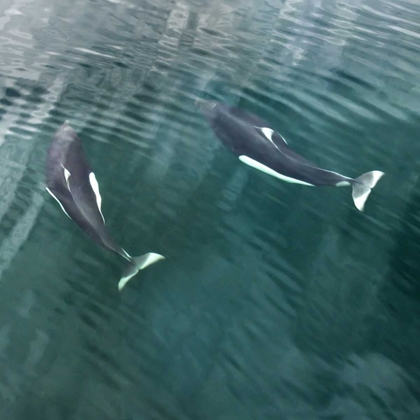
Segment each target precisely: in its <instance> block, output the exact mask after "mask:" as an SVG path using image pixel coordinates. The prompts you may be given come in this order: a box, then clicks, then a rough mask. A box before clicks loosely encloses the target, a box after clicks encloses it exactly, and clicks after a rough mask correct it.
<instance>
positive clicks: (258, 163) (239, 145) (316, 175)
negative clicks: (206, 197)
mask: <svg viewBox="0 0 420 420" xmlns="http://www.w3.org/2000/svg"><path fill="white" fill-rule="evenodd" d="M196 102H197V105H198V106H199V108H200V110H201V111H202V113H203V114H204V116H205V117H206V119H207V121H208V123H209V125H210V127H211V128H212V129H213V131H214V133H215V134H216V136H217V137H218V138H219V139H220V141H221V142H222V144H223V145H224V146H225V147H226V148H227V149H229V150H230V151H231V152H232V153H234V154H235V155H236V156H238V157H239V159H240V160H241V161H242V162H244V163H246V164H247V165H249V166H252V167H254V168H256V169H259V170H261V171H263V172H265V173H267V174H269V175H272V176H275V177H277V178H280V179H282V180H284V181H287V182H291V183H298V184H303V185H309V186H345V185H350V186H352V188H353V200H354V203H355V205H356V207H357V208H358V209H359V210H360V211H363V208H364V204H365V201H366V199H367V197H368V195H369V194H370V191H371V189H372V188H373V187H374V186H375V185H376V183H377V181H378V180H379V179H380V178H381V177H382V176H383V175H384V173H383V172H380V171H372V172H368V173H366V174H363V175H361V176H360V177H358V178H350V177H347V176H344V175H341V174H339V173H337V172H333V171H328V170H326V169H322V168H319V167H317V166H316V165H315V164H314V163H312V162H310V161H308V160H307V159H305V158H304V157H302V156H300V155H299V154H297V153H296V152H294V151H293V150H292V149H290V148H289V146H288V145H287V143H286V140H284V138H283V137H281V136H280V135H279V134H278V133H276V132H274V130H272V129H271V128H270V125H269V124H268V123H267V122H266V121H264V120H263V119H261V118H259V117H257V116H255V115H253V114H250V113H248V112H246V111H244V110H242V109H240V108H236V107H231V106H228V105H225V104H222V103H218V102H213V101H204V100H200V99H199V100H197V101H196Z"/></svg>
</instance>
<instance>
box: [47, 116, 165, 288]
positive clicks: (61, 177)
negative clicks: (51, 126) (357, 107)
mask: <svg viewBox="0 0 420 420" xmlns="http://www.w3.org/2000/svg"><path fill="white" fill-rule="evenodd" d="M46 177H47V188H46V189H47V191H48V192H49V193H50V194H51V196H52V197H53V198H54V199H55V200H56V201H57V202H58V204H59V205H60V207H61V209H62V210H63V211H64V213H65V214H66V215H67V216H68V217H70V218H71V219H72V220H73V221H74V222H75V223H76V224H77V225H78V226H79V227H80V228H81V229H82V230H83V231H84V232H85V233H86V234H88V235H89V236H90V237H91V238H92V239H93V240H94V241H95V242H96V243H98V244H99V245H100V246H102V247H103V248H106V249H109V250H110V251H113V252H115V253H116V254H118V255H120V256H121V257H123V258H124V259H125V260H127V261H128V265H127V267H126V269H125V270H124V272H123V275H122V277H121V280H120V281H119V283H118V289H119V290H120V291H121V290H122V289H123V287H124V286H125V285H126V283H127V282H128V281H129V280H130V279H131V278H132V277H133V276H135V275H136V274H137V273H138V272H139V271H140V270H143V269H144V268H146V267H147V266H149V265H151V264H153V263H155V262H157V261H159V260H161V259H163V258H164V257H163V256H162V255H160V254H155V253H148V254H145V255H142V256H140V257H132V256H131V255H129V254H128V253H127V252H126V251H125V250H124V249H123V248H121V247H120V246H119V245H118V244H117V243H116V242H115V241H114V239H113V238H112V237H111V235H110V234H109V233H108V231H107V229H106V228H105V218H104V216H103V214H102V211H101V204H102V197H101V194H100V192H99V184H98V181H97V180H96V177H95V174H94V172H93V171H92V169H91V167H90V165H89V163H88V161H87V159H86V157H85V154H84V152H83V147H82V142H81V140H80V139H79V137H78V136H77V134H76V132H75V131H74V130H73V129H72V128H71V126H70V124H69V122H68V121H66V122H65V123H64V124H63V125H62V126H61V127H60V128H59V129H58V130H57V132H56V133H55V135H54V139H53V141H52V143H51V145H50V148H49V150H48V154H47V163H46Z"/></svg>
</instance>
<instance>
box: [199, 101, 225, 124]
mask: <svg viewBox="0 0 420 420" xmlns="http://www.w3.org/2000/svg"><path fill="white" fill-rule="evenodd" d="M195 104H196V105H197V106H198V108H199V109H200V111H201V112H202V113H203V114H204V116H205V117H206V118H207V119H208V120H209V121H213V120H214V119H215V118H216V117H217V113H218V111H219V107H220V106H222V104H219V103H218V102H215V101H207V100H205V99H196V101H195Z"/></svg>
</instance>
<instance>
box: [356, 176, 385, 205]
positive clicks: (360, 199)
mask: <svg viewBox="0 0 420 420" xmlns="http://www.w3.org/2000/svg"><path fill="white" fill-rule="evenodd" d="M384 175H385V173H384V172H381V171H372V172H366V173H365V174H363V175H360V176H359V177H358V178H356V179H355V181H354V182H353V183H352V187H353V193H352V195H353V201H354V205H355V206H356V207H357V208H358V210H360V211H363V209H364V208H365V203H366V200H367V199H368V197H369V194H370V193H371V191H372V188H373V187H374V186H375V185H376V184H377V182H378V181H379V180H380V179H381V178H382V177H383V176H384Z"/></svg>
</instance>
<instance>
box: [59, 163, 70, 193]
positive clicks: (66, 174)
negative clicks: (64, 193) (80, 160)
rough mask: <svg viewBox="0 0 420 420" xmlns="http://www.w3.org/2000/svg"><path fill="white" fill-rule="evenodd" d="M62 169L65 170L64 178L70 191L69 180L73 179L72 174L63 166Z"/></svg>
mask: <svg viewBox="0 0 420 420" xmlns="http://www.w3.org/2000/svg"><path fill="white" fill-rule="evenodd" d="M61 167H62V168H63V170H64V178H65V180H66V184H67V188H68V189H69V190H70V185H69V178H70V177H71V173H70V171H69V170H68V169H67V168H66V167H65V166H64V165H63V164H61Z"/></svg>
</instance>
